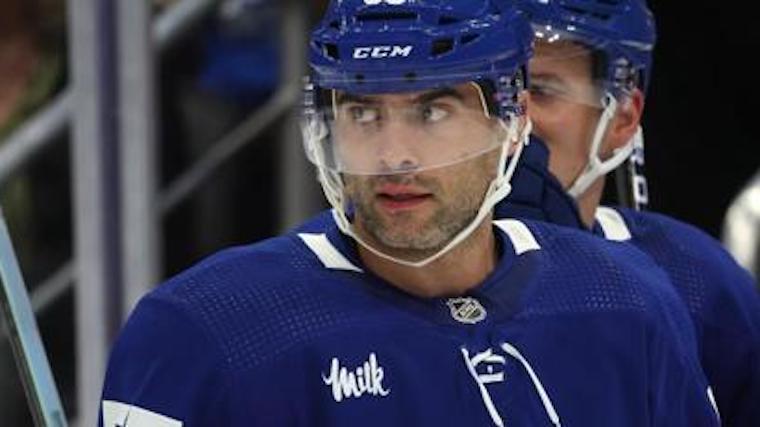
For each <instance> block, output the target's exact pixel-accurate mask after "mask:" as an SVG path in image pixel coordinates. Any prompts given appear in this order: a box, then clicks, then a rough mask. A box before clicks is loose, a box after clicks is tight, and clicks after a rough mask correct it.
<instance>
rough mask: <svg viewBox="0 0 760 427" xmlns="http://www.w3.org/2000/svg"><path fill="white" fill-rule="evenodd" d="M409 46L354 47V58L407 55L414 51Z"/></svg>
mask: <svg viewBox="0 0 760 427" xmlns="http://www.w3.org/2000/svg"><path fill="white" fill-rule="evenodd" d="M412 48H413V46H412V45H409V46H366V47H357V48H354V59H368V58H375V59H380V58H396V57H399V56H400V57H407V56H409V55H410V54H411V53H412Z"/></svg>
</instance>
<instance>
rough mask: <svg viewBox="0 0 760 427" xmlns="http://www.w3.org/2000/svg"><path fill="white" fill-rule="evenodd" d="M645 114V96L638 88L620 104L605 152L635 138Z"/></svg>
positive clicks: (610, 127) (608, 134)
mask: <svg viewBox="0 0 760 427" xmlns="http://www.w3.org/2000/svg"><path fill="white" fill-rule="evenodd" d="M643 112H644V94H643V93H642V92H641V91H640V90H639V89H638V88H637V89H634V90H633V92H631V94H630V95H629V96H628V98H627V99H626V100H625V101H623V102H621V103H620V104H618V108H617V111H616V112H615V117H614V119H613V120H612V122H611V123H610V126H609V128H608V130H607V144H606V145H607V147H605V148H606V150H605V152H607V153H609V152H610V151H612V150H616V149H618V148H620V147H622V146H624V145H625V144H626V143H627V142H628V141H630V140H631V138H633V136H634V135H635V134H636V131H637V130H638V128H639V124H640V123H641V115H642V113H643Z"/></svg>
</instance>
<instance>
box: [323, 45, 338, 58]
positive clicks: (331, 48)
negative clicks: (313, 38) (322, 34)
mask: <svg viewBox="0 0 760 427" xmlns="http://www.w3.org/2000/svg"><path fill="white" fill-rule="evenodd" d="M323 49H324V52H325V55H327V56H329V57H330V58H331V59H340V53H338V46H337V45H334V44H332V43H327V44H325V45H324V47H323Z"/></svg>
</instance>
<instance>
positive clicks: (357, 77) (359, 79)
mask: <svg viewBox="0 0 760 427" xmlns="http://www.w3.org/2000/svg"><path fill="white" fill-rule="evenodd" d="M354 79H355V80H356V83H359V84H361V83H364V74H357V75H355V76H354Z"/></svg>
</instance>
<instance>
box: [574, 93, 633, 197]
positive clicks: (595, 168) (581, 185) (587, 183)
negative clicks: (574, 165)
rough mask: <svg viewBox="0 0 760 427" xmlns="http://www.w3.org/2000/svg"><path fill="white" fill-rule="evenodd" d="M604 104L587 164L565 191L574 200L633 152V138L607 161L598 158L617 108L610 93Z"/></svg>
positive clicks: (606, 96)
mask: <svg viewBox="0 0 760 427" xmlns="http://www.w3.org/2000/svg"><path fill="white" fill-rule="evenodd" d="M604 104H605V107H604V111H603V112H602V116H601V117H600V118H599V123H597V125H596V131H595V132H594V139H593V141H592V142H591V148H590V150H589V152H588V163H586V167H585V168H584V169H583V172H581V174H580V175H579V176H578V177H577V178H575V181H574V182H573V184H572V185H571V186H570V189H568V190H567V192H568V194H570V195H571V196H572V197H573V198H575V199H577V198H579V197H580V196H582V195H583V194H584V193H585V192H586V190H588V188H589V187H591V184H593V183H594V182H595V181H596V180H597V179H598V178H599V177H601V176H604V175H606V174H607V173H609V172H610V171H612V170H614V169H615V168H616V167H618V166H620V164H621V163H623V162H624V161H625V159H627V158H628V157H629V156H630V155H631V153H632V152H633V146H634V141H635V137H634V138H631V140H630V141H628V142H627V143H626V144H625V145H624V146H622V147H620V148H618V149H616V150H615V151H614V152H613V154H612V157H610V158H609V159H607V160H602V159H600V158H599V149H600V148H601V146H602V141H603V140H604V135H605V134H606V133H607V127H608V126H609V124H610V121H611V120H612V118H613V117H615V112H616V111H617V107H618V102H617V100H616V99H615V97H614V96H612V95H611V94H610V93H607V94H606V95H605V97H604ZM640 131H641V129H639V132H640Z"/></svg>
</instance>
